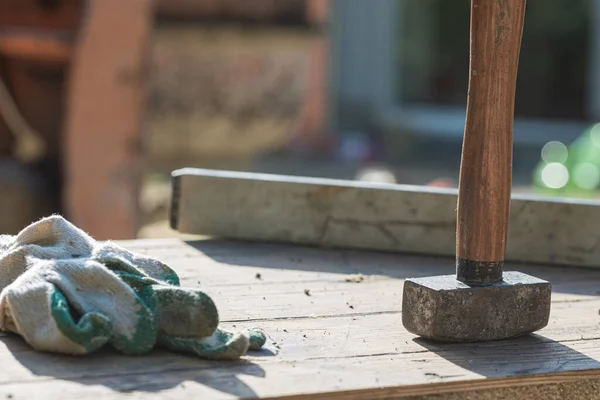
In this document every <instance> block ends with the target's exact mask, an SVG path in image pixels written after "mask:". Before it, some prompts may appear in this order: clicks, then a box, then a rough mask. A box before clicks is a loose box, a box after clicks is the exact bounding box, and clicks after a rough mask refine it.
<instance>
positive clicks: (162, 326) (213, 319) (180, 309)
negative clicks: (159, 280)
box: [153, 285, 219, 338]
mask: <svg viewBox="0 0 600 400" xmlns="http://www.w3.org/2000/svg"><path fill="white" fill-rule="evenodd" d="M153 290H154V293H155V294H156V299H157V304H156V317H157V321H158V323H157V325H158V327H159V328H158V329H159V332H160V333H161V334H165V335H169V336H177V337H194V338H198V337H201V338H202V337H208V336H211V335H212V334H213V333H215V330H216V329H217V327H218V325H219V313H218V311H217V306H216V305H215V303H214V302H213V300H212V299H211V298H210V297H209V296H208V295H207V294H205V293H204V292H202V291H200V290H189V289H182V288H178V287H173V286H162V285H155V286H153Z"/></svg>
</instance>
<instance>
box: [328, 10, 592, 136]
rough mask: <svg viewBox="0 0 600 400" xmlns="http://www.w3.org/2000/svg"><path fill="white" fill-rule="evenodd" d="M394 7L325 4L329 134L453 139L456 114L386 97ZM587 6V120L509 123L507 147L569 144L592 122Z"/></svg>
mask: <svg viewBox="0 0 600 400" xmlns="http://www.w3.org/2000/svg"><path fill="white" fill-rule="evenodd" d="M398 1H402V0H377V1H372V2H367V1H364V0H332V3H331V24H330V27H331V30H330V34H331V37H330V39H331V54H330V60H329V61H330V65H329V77H330V81H329V109H330V118H329V123H330V128H331V129H332V130H333V131H336V132H339V133H340V134H341V135H343V134H344V132H345V131H349V130H364V131H369V130H377V131H387V132H408V133H409V134H413V135H417V136H421V137H429V138H439V139H451V140H460V139H462V135H463V131H464V120H465V110H464V109H463V108H461V107H449V106H442V105H440V106H435V105H431V106H421V105H414V104H411V103H408V102H403V101H399V100H397V99H395V96H394V91H395V89H396V88H397V87H399V85H401V82H399V81H398V79H400V77H399V76H398V74H397V73H395V68H394V65H395V63H396V62H397V61H398V60H399V57H400V55H399V54H396V53H395V52H394V48H395V46H394V35H395V32H398V30H399V28H400V24H401V22H402V21H401V18H398V15H400V10H399V9H398ZM591 4H592V12H591V18H592V20H593V22H592V23H591V24H590V31H591V35H592V36H591V38H590V47H591V49H590V58H589V63H590V66H589V71H590V74H589V75H588V80H589V81H588V84H589V86H590V87H591V89H590V90H589V95H588V98H587V99H586V102H587V104H588V106H589V110H590V115H591V119H592V120H590V121H569V120H559V119H548V118H523V117H516V118H515V125H514V132H513V136H514V143H515V145H533V146H542V145H543V144H545V143H547V142H549V141H553V140H557V141H561V142H564V143H570V142H572V141H573V140H575V139H576V138H577V137H578V136H579V135H580V134H581V133H582V132H583V131H584V130H585V129H586V128H588V127H589V126H590V124H592V123H594V122H595V121H593V120H598V121H600V0H591ZM525 23H527V22H525ZM365 76H367V77H370V78H371V79H364V77H365ZM359 111H360V112H359Z"/></svg>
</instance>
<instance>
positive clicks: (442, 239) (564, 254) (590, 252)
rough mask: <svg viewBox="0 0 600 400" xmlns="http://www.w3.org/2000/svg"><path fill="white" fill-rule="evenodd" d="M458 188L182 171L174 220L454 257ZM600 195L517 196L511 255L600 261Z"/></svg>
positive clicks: (220, 231) (218, 231)
mask: <svg viewBox="0 0 600 400" xmlns="http://www.w3.org/2000/svg"><path fill="white" fill-rule="evenodd" d="M456 205H457V191H456V190H453V189H441V188H430V187H423V186H408V185H390V184H373V183H365V182H355V181H342V180H333V179H320V178H305V177H291V176H283V175H271V174H256V173H246V172H230V171H216V170H205V169H195V168H184V169H181V170H177V171H174V172H173V196H172V206H171V227H172V228H174V229H177V230H178V231H180V232H182V233H190V234H201V235H212V236H219V237H227V238H235V239H249V240H264V241H278V242H288V243H299V244H311V245H318V246H336V247H343V248H358V249H370V250H384V251H393V252H411V253H418V254H437V255H443V256H454V255H455V252H456V244H455V243H456ZM599 219H600V202H597V201H581V200H570V199H542V198H538V197H533V196H524V195H513V196H512V202H511V213H510V221H509V230H508V242H507V250H506V258H507V259H509V260H513V261H519V262H530V263H547V264H558V265H565V266H574V265H576V266H588V267H600V240H599V239H598V238H599V237H600V225H598V224H597V222H596V221H598V220H599Z"/></svg>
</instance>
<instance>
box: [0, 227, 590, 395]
mask: <svg viewBox="0 0 600 400" xmlns="http://www.w3.org/2000/svg"><path fill="white" fill-rule="evenodd" d="M123 244H124V245H125V246H126V247H128V248H130V249H131V250H134V251H138V252H142V253H146V254H150V255H153V256H155V257H158V258H160V259H161V260H163V261H164V262H166V263H168V264H169V265H171V266H172V267H173V268H174V269H175V270H176V271H177V272H178V273H179V274H180V276H181V277H182V284H183V285H186V286H190V285H193V286H197V285H200V286H201V287H204V288H206V290H207V292H209V293H210V294H211V295H212V296H213V299H214V300H215V301H216V303H217V306H218V307H219V310H220V314H221V319H222V321H223V322H222V325H223V326H224V327H235V328H236V329H241V328H244V327H250V326H259V327H262V328H264V329H265V330H266V331H267V332H268V334H269V336H270V340H269V341H268V342H267V345H266V348H265V349H264V350H263V351H261V352H255V353H249V354H248V356H246V357H244V359H243V360H241V361H239V362H208V361H204V360H201V359H198V358H194V357H191V356H183V355H178V354H174V353H169V352H165V351H162V350H156V351H154V352H152V353H151V354H149V355H147V356H143V357H126V356H122V355H119V354H117V353H116V352H113V351H110V350H107V351H103V352H101V353H99V354H95V355H92V356H86V357H82V358H75V357H63V356H57V355H51V354H42V353H37V352H34V351H32V350H31V349H30V348H29V347H28V346H27V345H25V344H24V343H23V341H22V340H21V339H20V338H19V337H16V336H10V335H3V336H1V337H0V360H1V362H0V398H13V399H20V398H48V399H50V398H56V399H59V398H60V399H71V398H77V399H85V398H107V399H120V398H144V399H151V398H157V397H158V398H169V399H184V398H185V399H187V398H189V399H209V398H255V397H260V398H272V397H274V398H278V397H285V396H294V397H293V398H304V397H306V398H310V399H318V398H326V399H359V398H369V399H374V398H375V399H398V398H413V399H417V398H419V399H422V398H423V399H424V398H427V399H442V398H443V399H446V398H450V399H454V398H461V399H463V398H467V399H479V398H481V399H493V398H497V399H500V398H513V397H514V398H518V399H521V398H522V399H534V398H544V399H545V400H550V399H562V398H565V399H566V398H569V399H588V398H589V399H593V398H600V361H598V360H600V329H599V328H600V326H599V322H600V316H599V315H598V310H599V309H600V299H599V298H598V295H599V293H600V271H590V270H577V269H565V268H551V267H544V266H536V267H533V266H510V267H511V269H512V268H513V267H515V269H518V270H521V271H523V272H527V273H530V274H533V275H535V276H538V277H540V278H544V279H548V280H550V282H551V283H552V284H553V304H552V314H551V317H550V323H549V325H548V327H547V328H546V329H544V330H542V331H540V332H538V334H537V335H532V336H528V337H524V338H520V339H516V340H510V341H503V342H493V343H481V344H462V345H452V344H445V345H441V344H435V343H430V342H425V341H422V340H419V339H417V338H415V337H414V336H413V335H411V334H409V333H407V332H406V331H405V330H404V328H403V327H402V323H401V310H400V307H401V297H402V284H403V279H404V278H407V277H414V276H426V275H437V274H448V273H452V272H453V260H452V259H436V258H423V257H416V256H404V255H398V254H383V253H368V252H357V251H341V250H326V249H316V248H309V247H293V246H287V245H274V244H262V243H253V244H251V243H237V242H225V241H199V242H193V243H192V242H183V241H180V240H176V239H168V240H167V239H165V240H147V241H130V242H123ZM452 393H454V394H452Z"/></svg>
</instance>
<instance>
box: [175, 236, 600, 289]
mask: <svg viewBox="0 0 600 400" xmlns="http://www.w3.org/2000/svg"><path fill="white" fill-rule="evenodd" d="M185 243H186V244H187V245H188V246H190V247H191V248H192V249H193V250H192V252H194V253H195V252H200V253H202V254H203V255H205V256H207V257H209V258H211V259H213V260H215V261H216V262H219V263H223V264H229V265H237V266H247V267H258V268H271V269H279V270H297V271H306V272H321V273H333V274H344V275H347V274H361V275H365V276H370V275H382V276H387V277H390V278H394V279H406V278H418V277H426V276H432V275H447V274H453V273H454V272H455V261H454V259H453V258H449V257H437V256H421V255H409V254H401V253H391V252H378V251H367V250H348V249H335V248H323V247H318V246H306V245H291V244H280V243H269V242H262V241H261V242H259V241H256V242H254V241H241V240H239V241H238V240H226V239H209V240H199V241H186V242H185ZM232 249H235V251H232ZM504 269H505V270H515V271H520V272H523V273H526V274H530V275H533V276H536V277H538V278H540V279H544V280H547V281H549V282H550V283H551V284H552V291H553V293H568V294H576V295H585V296H598V295H600V290H598V289H597V288H600V274H598V272H597V271H596V270H593V269H586V268H575V267H570V268H569V269H568V270H567V269H565V267H560V266H543V265H531V264H517V263H511V262H507V263H506V264H505V268H504ZM569 276H572V277H573V278H572V279H569V278H565V277H569ZM591 282H597V284H596V285H591V284H590V283H591Z"/></svg>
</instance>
